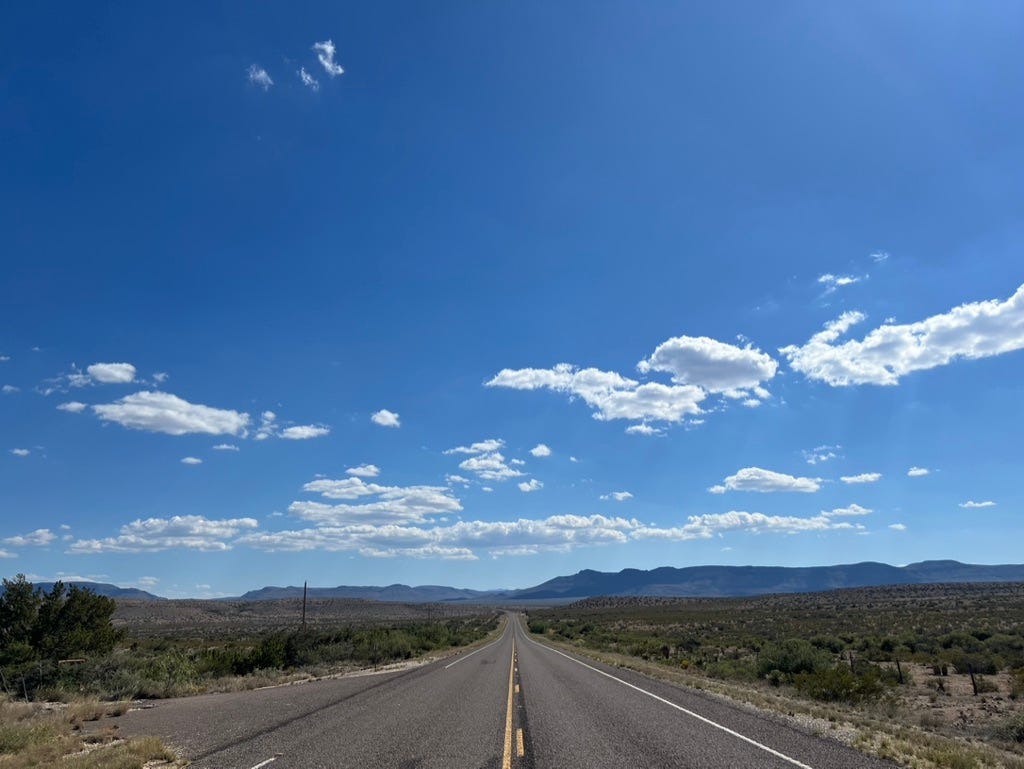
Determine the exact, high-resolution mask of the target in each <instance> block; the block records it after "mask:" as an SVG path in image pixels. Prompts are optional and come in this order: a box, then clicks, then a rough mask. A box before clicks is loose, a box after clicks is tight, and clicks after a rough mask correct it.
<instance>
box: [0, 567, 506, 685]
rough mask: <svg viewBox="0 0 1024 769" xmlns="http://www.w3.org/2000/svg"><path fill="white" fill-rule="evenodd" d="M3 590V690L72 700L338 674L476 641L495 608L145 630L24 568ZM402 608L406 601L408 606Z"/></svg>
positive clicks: (490, 625)
mask: <svg viewBox="0 0 1024 769" xmlns="http://www.w3.org/2000/svg"><path fill="white" fill-rule="evenodd" d="M3 584H4V588H5V590H4V593H3V595H2V596H0V687H2V689H0V691H2V692H3V693H4V694H5V695H6V696H7V697H8V698H9V699H20V700H24V701H50V702H68V701H75V700H79V699H81V698H95V699H98V700H104V701H119V700H131V699H138V698H162V697H175V696H182V695H189V694H198V693H203V692H210V691H229V690H237V689H245V688H255V687H258V686H265V685H270V684H273V683H279V682H284V681H288V680H298V679H308V678H310V677H316V676H324V675H332V674H337V673H344V672H347V671H351V670H355V669H359V668H368V667H378V666H381V665H388V664H392V663H396V662H404V661H408V660H413V659H415V658H417V657H421V656H423V655H425V654H428V653H431V652H438V651H444V650H447V649H451V648H454V647H459V646H465V645H468V644H471V643H473V642H475V641H478V640H480V639H482V638H484V637H485V636H487V635H488V634H489V633H491V632H492V631H494V630H495V629H496V628H497V627H498V617H499V615H498V613H497V612H489V613H487V614H485V615H479V614H473V615H469V614H462V615H460V616H455V617H442V618H440V619H438V620H434V619H433V618H430V619H420V620H401V621H394V622H386V621H375V622H372V623H366V622H364V623H362V624H353V625H345V624H342V622H341V621H337V622H336V624H335V625H334V626H333V627H329V626H327V625H326V624H325V623H324V621H323V620H322V619H321V623H320V624H318V625H317V626H316V627H307V628H306V629H301V628H300V627H298V626H297V625H296V624H292V626H291V628H290V629H282V628H281V627H280V626H277V627H275V628H274V629H272V630H268V631H264V632H259V631H257V630H254V629H252V628H249V630H248V631H247V632H244V633H243V632H239V631H238V630H237V628H235V627H233V626H231V625H230V624H225V625H223V626H218V627H217V628H216V632H211V629H210V628H209V627H203V626H193V625H188V624H186V623H180V624H178V625H177V627H174V628H172V627H167V628H165V629H164V632H163V633H162V634H161V635H149V636H145V637H138V636H133V635H131V634H129V633H128V632H127V631H125V630H124V629H123V628H117V627H116V626H115V623H114V621H113V617H114V613H115V603H114V601H113V600H111V599H109V598H104V597H102V596H97V595H95V594H94V593H92V592H90V591H88V590H82V589H78V588H74V587H72V588H71V589H70V590H66V589H65V588H64V586H63V585H61V584H60V583H57V585H55V586H54V588H53V590H52V591H51V592H49V593H44V592H43V591H41V590H38V589H36V588H34V587H33V585H32V584H31V583H29V582H27V581H26V580H25V578H24V577H22V576H19V577H18V578H16V579H15V580H4V582H3ZM403 608H404V607H403Z"/></svg>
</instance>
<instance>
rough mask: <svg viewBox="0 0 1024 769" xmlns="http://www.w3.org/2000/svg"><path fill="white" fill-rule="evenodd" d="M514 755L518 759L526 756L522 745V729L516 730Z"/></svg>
mask: <svg viewBox="0 0 1024 769" xmlns="http://www.w3.org/2000/svg"><path fill="white" fill-rule="evenodd" d="M516 755H517V756H519V757H520V758H522V757H523V756H524V755H526V747H525V746H524V745H523V730H522V729H516Z"/></svg>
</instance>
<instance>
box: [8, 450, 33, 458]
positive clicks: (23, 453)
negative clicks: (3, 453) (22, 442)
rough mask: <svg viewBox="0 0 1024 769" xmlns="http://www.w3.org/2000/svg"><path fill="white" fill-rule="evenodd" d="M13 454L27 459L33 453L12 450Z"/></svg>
mask: <svg viewBox="0 0 1024 769" xmlns="http://www.w3.org/2000/svg"><path fill="white" fill-rule="evenodd" d="M11 453H12V454H14V456H16V457H27V456H28V455H29V454H31V453H32V452H31V451H30V450H29V449H11Z"/></svg>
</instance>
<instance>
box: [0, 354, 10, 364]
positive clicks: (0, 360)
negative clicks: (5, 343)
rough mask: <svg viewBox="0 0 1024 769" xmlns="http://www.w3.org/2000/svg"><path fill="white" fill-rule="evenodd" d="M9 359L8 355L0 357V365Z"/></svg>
mask: <svg viewBox="0 0 1024 769" xmlns="http://www.w3.org/2000/svg"><path fill="white" fill-rule="evenodd" d="M10 359H11V356H10V355H0V363H6V362H7V361H9V360H10Z"/></svg>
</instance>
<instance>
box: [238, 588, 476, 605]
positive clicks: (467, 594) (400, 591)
mask: <svg viewBox="0 0 1024 769" xmlns="http://www.w3.org/2000/svg"><path fill="white" fill-rule="evenodd" d="M492 595H494V593H493V592H492V593H489V592H485V591H482V590H467V589H462V588H457V587H444V586H442V585H420V586H418V587H410V586H409V585H388V586H387V587H376V586H372V585H370V586H363V587H357V586H348V585H339V586H338V587H311V588H309V597H310V598H360V599H362V600H364V601H391V602H395V603H440V602H444V601H465V602H469V603H471V602H473V601H478V600H481V599H486V598H488V597H490V596H492ZM278 598H302V588H301V587H293V586H289V587H264V588H260V589H259V590H250V591H249V592H248V593H245V594H244V595H241V596H239V597H238V598H231V599H227V600H233V601H237V600H241V601H274V600H277V599H278Z"/></svg>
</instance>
